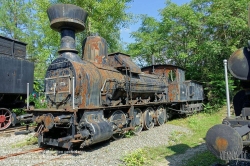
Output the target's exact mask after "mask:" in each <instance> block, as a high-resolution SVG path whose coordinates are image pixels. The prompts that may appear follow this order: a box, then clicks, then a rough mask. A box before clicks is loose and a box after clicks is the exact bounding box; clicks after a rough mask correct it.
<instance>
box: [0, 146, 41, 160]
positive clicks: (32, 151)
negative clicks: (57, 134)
mask: <svg viewBox="0 0 250 166" xmlns="http://www.w3.org/2000/svg"><path fill="white" fill-rule="evenodd" d="M44 150H45V148H34V149H30V150H26V151H23V152H18V153H12V154H8V155H5V156H0V161H1V160H4V159H7V158H9V157H14V156H19V155H23V154H27V153H34V152H41V151H44Z"/></svg>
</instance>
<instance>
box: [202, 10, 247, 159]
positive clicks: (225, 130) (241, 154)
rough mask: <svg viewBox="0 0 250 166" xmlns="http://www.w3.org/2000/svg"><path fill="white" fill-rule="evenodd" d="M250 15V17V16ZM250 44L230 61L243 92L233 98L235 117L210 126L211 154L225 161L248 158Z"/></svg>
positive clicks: (238, 51)
mask: <svg viewBox="0 0 250 166" xmlns="http://www.w3.org/2000/svg"><path fill="white" fill-rule="evenodd" d="M249 16H250V15H249ZM249 62H250V41H248V46H247V47H243V48H240V49H238V50H237V51H235V52H234V53H233V54H232V55H231V56H230V58H229V61H228V69H229V71H230V73H231V74H232V75H233V77H235V78H236V79H239V80H240V85H241V87H242V90H240V91H239V92H237V93H236V95H235V96H234V98H233V106H234V113H235V117H234V118H231V117H230V112H228V115H229V116H228V117H226V118H225V119H223V122H222V124H218V125H215V126H213V127H211V128H210V129H209V130H208V132H207V134H206V144H207V148H208V150H209V151H210V152H212V153H213V154H214V155H215V156H217V157H218V158H220V159H222V160H226V161H229V160H243V161H250V160H249V159H248V158H247V150H246V151H245V148H247V147H249V145H250V123H249V116H250V100H249V99H250V93H249V92H250V91H249V89H250V84H249V81H250V75H249V71H250V70H249V68H250V63H249Z"/></svg>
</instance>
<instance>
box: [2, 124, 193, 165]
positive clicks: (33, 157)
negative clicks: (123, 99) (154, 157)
mask: <svg viewBox="0 0 250 166" xmlns="http://www.w3.org/2000/svg"><path fill="white" fill-rule="evenodd" d="M176 131H178V133H190V131H189V130H188V129H187V128H184V127H180V126H175V125H170V124H165V125H162V126H158V127H155V128H154V129H151V130H148V131H143V132H141V133H140V134H139V135H138V136H132V137H131V138H123V139H120V140H116V141H106V142H102V143H99V144H96V145H93V146H90V147H86V148H85V149H84V150H82V151H72V152H67V153H69V154H67V153H64V154H62V153H61V151H58V150H57V151H56V150H46V151H43V152H37V153H29V154H24V155H20V156H14V157H9V158H7V159H4V160H2V161H0V165H7V164H8V165H25V166H26V165H34V164H39V165H46V166H49V165H84V166H87V165H89V166H92V165H98V166H99V165H123V163H122V161H121V158H122V157H123V156H124V155H126V154H129V153H130V152H131V151H134V150H136V149H139V148H143V147H145V146H148V147H155V146H160V145H168V143H169V142H171V140H169V138H171V137H169V136H171V134H172V133H173V132H176ZM31 135H32V134H29V135H18V136H11V137H0V142H1V145H0V147H1V148H0V156H5V155H7V154H11V153H16V152H21V151H23V150H27V149H32V148H36V147H37V146H36V145H32V146H25V147H23V148H12V147H11V146H10V145H12V144H14V143H16V142H20V141H21V140H25V139H27V138H29V137H30V136H31ZM43 162H44V163H43ZM171 163H173V162H171Z"/></svg>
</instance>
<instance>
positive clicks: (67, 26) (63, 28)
mask: <svg viewBox="0 0 250 166" xmlns="http://www.w3.org/2000/svg"><path fill="white" fill-rule="evenodd" d="M47 14H48V17H49V20H50V27H51V28H52V29H53V30H55V31H58V32H60V33H61V48H60V50H59V51H58V53H59V54H70V53H72V54H71V55H73V54H77V53H78V51H77V50H76V46H75V33H77V32H81V31H83V30H84V29H85V22H86V19H87V16H88V13H87V12H86V11H84V10H83V9H82V8H80V7H78V6H75V5H70V4H55V5H52V6H51V7H50V8H49V9H48V10H47Z"/></svg>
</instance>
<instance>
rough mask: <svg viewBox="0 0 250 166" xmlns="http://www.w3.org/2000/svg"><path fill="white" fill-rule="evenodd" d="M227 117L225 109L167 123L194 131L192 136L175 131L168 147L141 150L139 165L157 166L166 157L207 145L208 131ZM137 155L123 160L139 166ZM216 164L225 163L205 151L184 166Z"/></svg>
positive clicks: (187, 161)
mask: <svg viewBox="0 0 250 166" xmlns="http://www.w3.org/2000/svg"><path fill="white" fill-rule="evenodd" d="M225 116H226V108H224V107H223V108H222V109H221V110H220V111H218V112H215V113H212V114H209V113H199V114H194V115H192V116H188V117H186V118H181V119H175V120H172V121H169V122H167V124H173V125H177V126H182V127H186V128H188V129H189V130H191V131H192V134H186V133H182V132H179V131H175V132H173V133H171V134H170V136H169V142H168V145H167V146H159V147H145V148H143V149H141V151H140V153H139V154H140V158H139V160H140V161H139V163H140V164H141V165H155V164H156V163H157V162H161V161H163V160H166V157H169V156H172V155H176V154H183V153H185V152H186V151H187V150H188V149H190V148H194V147H196V146H198V145H201V144H203V143H205V140H204V138H205V136H206V133H207V131H208V129H209V128H210V127H212V126H213V125H215V124H220V123H221V122H222V119H223V118H224V117H225ZM136 155H138V151H135V152H132V153H131V154H129V155H127V156H125V157H124V159H125V160H123V162H124V164H125V165H130V166H132V165H138V164H137V163H136V161H135V160H136V157H135V156H136ZM130 161H133V162H130ZM197 161H198V162H197ZM195 162H197V163H199V164H197V163H195ZM215 162H217V163H218V162H220V163H223V161H222V160H219V159H217V158H216V157H215V156H213V155H212V154H211V153H210V152H208V151H204V152H202V153H199V154H198V155H195V156H194V157H191V158H190V159H189V160H186V161H185V164H184V165H186V166H191V165H192V166H193V165H203V166H208V165H211V164H212V163H215ZM133 163H134V164H133Z"/></svg>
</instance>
